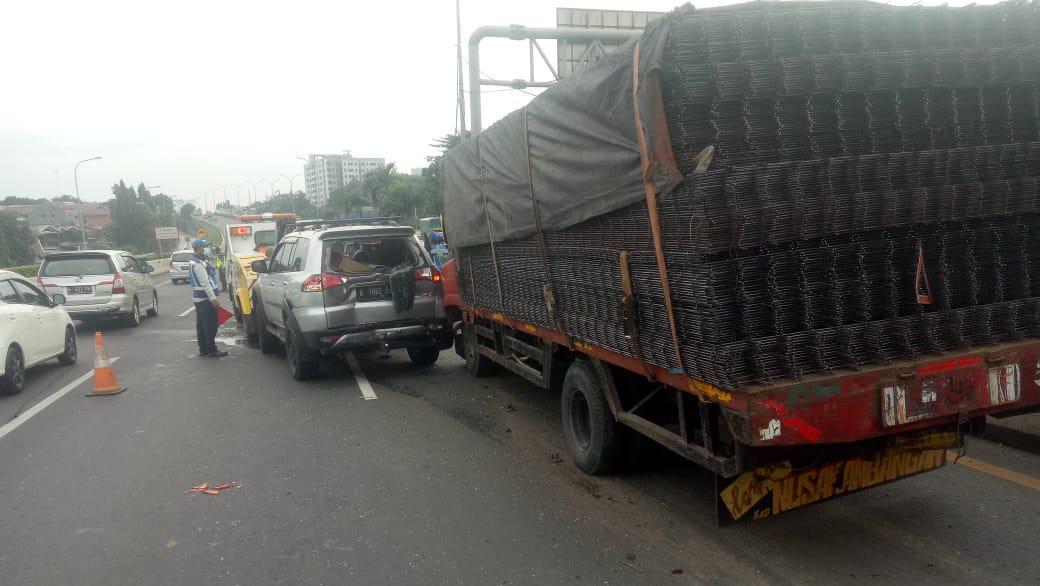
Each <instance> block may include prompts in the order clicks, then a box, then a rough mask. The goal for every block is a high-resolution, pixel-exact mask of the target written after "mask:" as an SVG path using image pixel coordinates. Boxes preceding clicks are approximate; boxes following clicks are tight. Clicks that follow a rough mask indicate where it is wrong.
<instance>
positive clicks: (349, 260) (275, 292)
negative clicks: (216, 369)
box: [252, 219, 452, 379]
mask: <svg viewBox="0 0 1040 586" xmlns="http://www.w3.org/2000/svg"><path fill="white" fill-rule="evenodd" d="M355 222H360V223H355ZM337 224H348V225H338V226H337ZM328 226H332V227H328ZM296 227H297V228H302V229H300V230H298V231H296V232H291V233H289V234H288V235H286V236H284V237H283V238H282V239H281V241H279V243H278V246H277V248H275V250H274V254H273V256H271V258H270V260H258V261H254V262H253V264H252V268H253V270H254V271H255V272H256V273H257V274H258V279H257V283H256V285H255V286H254V287H253V307H254V308H255V310H254V312H253V315H254V316H255V318H254V319H256V320H257V321H256V324H255V325H256V329H255V331H256V332H258V333H259V340H258V342H259V345H260V349H261V351H263V352H265V353H270V352H274V351H276V350H277V349H278V347H279V346H280V345H282V346H284V347H285V352H286V355H287V357H288V362H289V368H290V371H291V373H292V375H293V377H294V378H296V379H306V378H311V377H313V376H315V375H317V373H318V364H319V361H320V359H321V357H322V356H327V355H335V354H340V353H342V352H349V351H366V350H377V349H383V350H389V349H393V348H404V349H406V350H407V351H408V357H409V358H410V359H411V360H412V362H413V363H415V364H417V365H429V364H433V363H434V362H436V360H437V357H438V355H439V353H440V351H441V350H444V349H447V348H450V347H451V344H452V336H451V328H450V327H449V324H448V319H447V314H446V313H445V311H444V286H443V283H442V281H441V274H440V271H438V270H437V267H436V266H435V265H434V263H433V260H432V259H431V258H430V256H429V254H428V253H427V252H426V250H424V249H423V247H422V246H421V245H420V244H419V243H418V242H416V240H415V237H414V235H413V230H412V229H411V228H409V227H407V226H398V225H397V224H396V222H380V221H379V220H378V219H376V220H362V221H357V220H355V221H338V222H336V221H333V222H323V221H317V220H314V221H306V222H299V223H298V225H297V226H296Z"/></svg>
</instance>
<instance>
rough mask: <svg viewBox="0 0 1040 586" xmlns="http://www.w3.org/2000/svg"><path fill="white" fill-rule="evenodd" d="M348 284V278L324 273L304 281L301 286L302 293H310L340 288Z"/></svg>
mask: <svg viewBox="0 0 1040 586" xmlns="http://www.w3.org/2000/svg"><path fill="white" fill-rule="evenodd" d="M346 283H347V277H345V276H343V275H333V274H332V273H322V274H320V275H311V276H309V277H307V278H306V279H304V280H303V285H300V291H305V292H306V291H310V292H312V293H313V292H319V293H320V292H321V291H324V290H326V289H332V288H333V287H339V286H340V285H345V284H346Z"/></svg>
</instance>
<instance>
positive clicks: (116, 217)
mask: <svg viewBox="0 0 1040 586" xmlns="http://www.w3.org/2000/svg"><path fill="white" fill-rule="evenodd" d="M146 191H147V190H146ZM112 194H113V195H115V198H114V199H113V200H112V201H110V202H109V206H108V207H109V208H110V209H111V210H112V239H113V240H114V241H115V244H116V245H117V246H120V247H122V248H127V249H130V250H131V251H134V252H139V251H150V250H152V248H153V246H154V244H155V231H154V228H155V226H156V225H157V223H158V221H157V218H156V216H155V212H153V211H152V209H151V208H149V207H148V206H147V205H145V204H144V203H142V202H141V201H140V199H139V198H138V194H137V193H136V192H135V191H134V188H133V187H128V186H127V185H126V183H125V182H123V181H122V180H120V181H119V183H116V184H115V185H113V186H112Z"/></svg>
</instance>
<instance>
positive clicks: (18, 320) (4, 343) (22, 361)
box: [0, 271, 78, 394]
mask: <svg viewBox="0 0 1040 586" xmlns="http://www.w3.org/2000/svg"><path fill="white" fill-rule="evenodd" d="M54 297H55V300H54V301H51V298H50V297H48V296H47V294H46V293H44V292H43V291H41V290H40V289H39V288H38V287H37V286H36V285H33V284H32V283H30V282H29V281H28V280H27V279H26V278H25V277H22V276H21V275H19V274H17V273H12V272H10V271H0V392H2V393H6V394H16V393H20V392H22V389H24V388H25V371H26V369H28V368H29V367H32V366H36V365H37V364H39V363H41V362H43V361H45V360H50V359H52V358H57V359H58V362H59V363H61V364H63V365H65V366H68V365H70V364H75V363H76V357H77V354H78V353H77V350H76V328H75V326H73V325H72V318H70V317H69V314H68V313H66V312H65V310H64V309H62V308H61V305H60V303H62V302H64V301H65V299H64V295H61V294H55V295H54Z"/></svg>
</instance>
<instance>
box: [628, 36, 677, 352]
mask: <svg viewBox="0 0 1040 586" xmlns="http://www.w3.org/2000/svg"><path fill="white" fill-rule="evenodd" d="M632 110H633V111H634V112H635V118H636V137H637V138H638V139H639V160H640V162H641V164H642V170H643V190H644V191H645V192H646V208H647V212H648V214H649V216H650V232H651V234H653V237H654V255H655V256H656V258H657V270H658V272H659V273H660V275H661V291H662V292H663V293H664V307H665V310H666V311H667V312H668V326H669V328H671V330H672V344H674V345H675V360H676V362H677V364H678V365H679V369H680V370H682V371H683V372H686V367H685V366H683V359H682V349H681V348H680V347H679V328H678V326H677V325H676V322H675V309H674V308H673V307H672V290H671V287H670V286H669V285H668V266H667V265H666V264H665V257H664V244H663V242H662V240H661V221H660V218H659V217H658V214H657V193H656V192H655V191H654V181H653V176H652V171H653V169H652V168H651V162H650V153H649V152H648V151H647V146H646V136H645V135H644V134H643V119H642V117H641V116H640V114H639V41H636V45H635V47H633V49H632Z"/></svg>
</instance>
